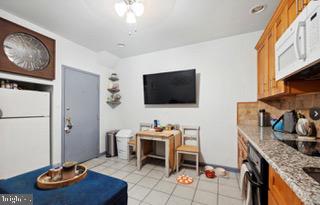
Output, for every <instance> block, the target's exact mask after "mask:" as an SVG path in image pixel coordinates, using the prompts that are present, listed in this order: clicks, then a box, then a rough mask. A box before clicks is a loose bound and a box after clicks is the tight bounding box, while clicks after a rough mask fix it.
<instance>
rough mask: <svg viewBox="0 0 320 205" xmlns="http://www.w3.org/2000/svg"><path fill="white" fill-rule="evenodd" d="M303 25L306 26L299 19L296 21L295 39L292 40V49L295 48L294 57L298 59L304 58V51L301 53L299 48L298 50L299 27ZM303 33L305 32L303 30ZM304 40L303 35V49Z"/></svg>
mask: <svg viewBox="0 0 320 205" xmlns="http://www.w3.org/2000/svg"><path fill="white" fill-rule="evenodd" d="M305 26H306V24H305V22H303V21H300V22H298V25H297V29H296V31H295V41H294V43H293V45H294V50H295V53H296V57H297V59H298V60H304V59H305V58H306V54H305V52H304V53H303V54H302V53H301V50H300V46H299V36H300V28H301V27H305ZM303 35H305V32H303ZM304 41H305V37H303V41H302V43H303V47H304V50H305V42H304Z"/></svg>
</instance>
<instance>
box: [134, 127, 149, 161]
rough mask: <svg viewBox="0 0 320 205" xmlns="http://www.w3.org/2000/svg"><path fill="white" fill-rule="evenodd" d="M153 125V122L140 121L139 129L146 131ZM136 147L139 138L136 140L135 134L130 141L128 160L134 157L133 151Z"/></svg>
mask: <svg viewBox="0 0 320 205" xmlns="http://www.w3.org/2000/svg"><path fill="white" fill-rule="evenodd" d="M152 126H153V125H152V123H145V122H142V123H140V126H139V131H145V130H148V129H151V128H152ZM136 147H137V140H136V137H135V136H134V137H133V138H132V139H131V140H129V142H128V161H130V160H131V158H132V154H131V153H132V152H133V151H135V149H136Z"/></svg>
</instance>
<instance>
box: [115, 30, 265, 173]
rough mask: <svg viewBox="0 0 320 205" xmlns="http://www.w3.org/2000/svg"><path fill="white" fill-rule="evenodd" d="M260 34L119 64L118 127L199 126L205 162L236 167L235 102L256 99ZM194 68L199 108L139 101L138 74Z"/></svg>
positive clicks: (171, 50)
mask: <svg viewBox="0 0 320 205" xmlns="http://www.w3.org/2000/svg"><path fill="white" fill-rule="evenodd" d="M260 34H261V32H254V33H248V34H243V35H238V36H233V37H229V38H223V39H219V40H214V41H209V42H204V43H200V44H194V45H190V46H185V47H180V48H174V49H170V50H165V51H159V52H154V53H149V54H145V55H140V56H136V57H130V58H126V59H122V60H121V61H120V62H119V63H118V65H117V66H116V68H115V70H116V71H117V72H118V73H119V76H120V79H121V82H120V86H121V93H122V97H123V98H122V102H123V103H122V104H121V105H120V108H119V109H118V111H119V115H120V117H121V119H122V124H121V125H122V127H126V128H131V129H133V130H137V129H138V125H139V122H152V121H153V120H154V119H159V120H160V122H161V123H162V124H166V123H178V124H182V125H199V126H200V127H201V150H202V151H201V152H202V155H203V159H204V161H205V162H206V163H210V164H219V165H224V166H229V167H236V156H237V154H236V153H237V152H236V150H237V149H236V142H237V135H236V103H237V102H238V101H255V100H256V87H257V86H256V52H255V50H254V46H255V44H256V42H257V40H258V38H259V36H260ZM191 68H196V70H197V73H199V74H200V88H199V90H200V91H199V106H198V107H180V106H151V107H146V106H145V105H144V101H143V81H142V75H143V74H148V73H156V72H164V71H173V70H181V69H191Z"/></svg>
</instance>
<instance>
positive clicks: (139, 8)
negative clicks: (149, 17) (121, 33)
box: [131, 2, 144, 16]
mask: <svg viewBox="0 0 320 205" xmlns="http://www.w3.org/2000/svg"><path fill="white" fill-rule="evenodd" d="M131 9H132V11H133V13H134V14H135V15H136V16H142V15H143V12H144V6H143V4H142V3H141V2H134V3H133V4H132V5H131Z"/></svg>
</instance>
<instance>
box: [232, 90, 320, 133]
mask: <svg viewBox="0 0 320 205" xmlns="http://www.w3.org/2000/svg"><path fill="white" fill-rule="evenodd" d="M312 107H320V92H319V93H311V94H303V95H297V96H287V97H282V98H279V99H273V100H268V101H258V102H251V103H238V119H237V121H238V124H256V125H258V110H259V109H265V110H266V112H269V113H270V114H271V117H274V118H279V117H280V116H281V115H282V114H283V113H284V112H286V111H289V110H296V111H297V112H299V113H302V114H303V115H304V116H305V117H306V118H307V119H309V120H311V118H310V116H309V109H310V108H312ZM311 121H313V120H311ZM313 122H314V123H315V125H316V128H317V137H318V138H320V120H318V121H313Z"/></svg>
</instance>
